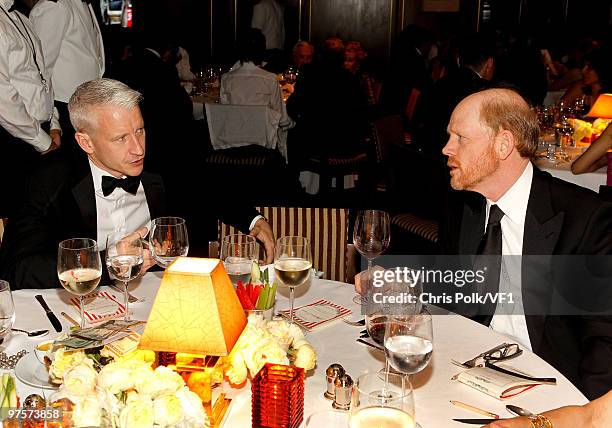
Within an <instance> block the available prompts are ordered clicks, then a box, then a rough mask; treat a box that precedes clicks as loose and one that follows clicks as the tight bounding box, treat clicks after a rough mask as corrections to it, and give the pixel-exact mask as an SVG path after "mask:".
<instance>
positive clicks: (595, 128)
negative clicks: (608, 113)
mask: <svg viewBox="0 0 612 428" xmlns="http://www.w3.org/2000/svg"><path fill="white" fill-rule="evenodd" d="M569 122H570V124H571V125H572V127H573V128H574V134H573V135H572V138H573V139H574V141H576V142H583V143H587V144H588V143H591V142H592V141H593V140H595V139H597V137H599V135H600V134H601V133H602V132H603V131H604V130H605V129H606V127H607V126H608V124H609V123H610V120H609V119H595V121H593V123H590V122H586V121H584V120H580V119H569Z"/></svg>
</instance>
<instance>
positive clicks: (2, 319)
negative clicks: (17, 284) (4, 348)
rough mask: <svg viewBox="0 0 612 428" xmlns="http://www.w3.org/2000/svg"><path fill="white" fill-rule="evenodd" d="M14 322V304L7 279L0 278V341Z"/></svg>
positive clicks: (9, 331)
mask: <svg viewBox="0 0 612 428" xmlns="http://www.w3.org/2000/svg"><path fill="white" fill-rule="evenodd" d="M14 323H15V305H14V304H13V295H12V294H11V287H10V285H9V283H8V282H7V281H3V280H0V343H2V342H4V339H6V338H7V337H8V336H9V335H10V334H11V330H12V328H13V324H14Z"/></svg>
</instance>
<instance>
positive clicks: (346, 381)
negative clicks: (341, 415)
mask: <svg viewBox="0 0 612 428" xmlns="http://www.w3.org/2000/svg"><path fill="white" fill-rule="evenodd" d="M334 384H335V386H336V395H335V396H334V402H333V403H332V407H333V408H334V409H338V410H348V409H349V408H350V407H351V395H352V393H353V379H351V377H350V376H349V375H348V374H346V373H345V374H343V375H342V376H340V377H338V378H336V381H335V382H334Z"/></svg>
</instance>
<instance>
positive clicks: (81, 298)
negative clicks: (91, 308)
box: [79, 295, 85, 328]
mask: <svg viewBox="0 0 612 428" xmlns="http://www.w3.org/2000/svg"><path fill="white" fill-rule="evenodd" d="M84 301H85V296H83V295H80V296H79V312H80V315H81V325H80V327H81V328H85V308H84V303H83V302H84Z"/></svg>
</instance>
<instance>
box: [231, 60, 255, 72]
mask: <svg viewBox="0 0 612 428" xmlns="http://www.w3.org/2000/svg"><path fill="white" fill-rule="evenodd" d="M241 68H242V69H245V70H254V69H256V68H258V67H257V66H256V65H255V63H254V62H252V61H245V62H243V63H242V64H240V61H236V63H235V64H234V65H233V66H232V68H231V71H234V70H238V69H241Z"/></svg>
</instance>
